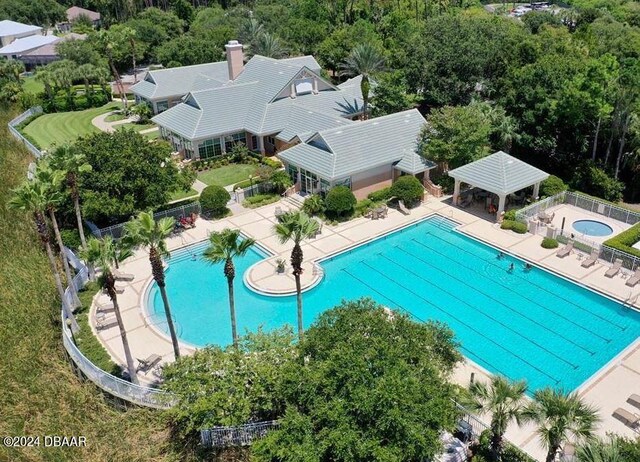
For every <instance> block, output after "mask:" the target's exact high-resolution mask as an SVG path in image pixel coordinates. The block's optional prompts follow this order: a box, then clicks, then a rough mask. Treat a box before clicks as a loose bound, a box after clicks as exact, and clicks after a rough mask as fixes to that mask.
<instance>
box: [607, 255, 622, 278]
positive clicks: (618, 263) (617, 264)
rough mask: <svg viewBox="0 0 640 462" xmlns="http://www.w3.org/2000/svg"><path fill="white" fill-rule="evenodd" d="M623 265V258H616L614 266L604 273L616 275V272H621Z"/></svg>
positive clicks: (608, 275) (610, 276)
mask: <svg viewBox="0 0 640 462" xmlns="http://www.w3.org/2000/svg"><path fill="white" fill-rule="evenodd" d="M621 267H622V260H620V259H619V258H616V261H614V262H613V266H612V267H611V268H609V269H608V270H607V272H606V273H604V275H605V276H606V277H608V278H612V277H614V276H615V275H616V274H618V273H619V272H620V268H621Z"/></svg>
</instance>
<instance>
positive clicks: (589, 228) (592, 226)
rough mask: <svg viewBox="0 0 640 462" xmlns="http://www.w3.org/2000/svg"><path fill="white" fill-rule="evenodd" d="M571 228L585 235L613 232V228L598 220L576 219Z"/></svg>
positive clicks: (606, 234)
mask: <svg viewBox="0 0 640 462" xmlns="http://www.w3.org/2000/svg"><path fill="white" fill-rule="evenodd" d="M573 229H575V230H576V231H578V232H579V233H581V234H586V235H587V236H600V237H602V236H608V235H610V234H613V228H612V227H611V226H609V225H607V224H606V223H602V222H601V221H598V220H578V221H574V222H573Z"/></svg>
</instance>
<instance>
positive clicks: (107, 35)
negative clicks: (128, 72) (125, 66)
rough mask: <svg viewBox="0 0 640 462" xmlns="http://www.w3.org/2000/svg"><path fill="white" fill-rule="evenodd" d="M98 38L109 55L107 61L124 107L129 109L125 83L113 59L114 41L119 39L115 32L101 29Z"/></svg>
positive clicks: (105, 52)
mask: <svg viewBox="0 0 640 462" xmlns="http://www.w3.org/2000/svg"><path fill="white" fill-rule="evenodd" d="M96 37H97V39H98V43H99V44H100V46H101V48H102V49H103V51H104V54H105V55H106V57H107V62H108V63H109V69H111V73H112V75H113V79H114V80H115V82H116V86H117V87H118V92H119V93H120V99H121V100H122V107H123V108H124V109H125V110H126V109H127V95H126V93H125V91H124V85H123V84H122V79H121V78H120V74H119V73H118V70H117V69H116V65H115V61H114V59H113V49H114V43H115V42H116V41H117V37H114V36H113V33H111V32H109V31H106V30H101V31H99V32H98V33H97V34H96Z"/></svg>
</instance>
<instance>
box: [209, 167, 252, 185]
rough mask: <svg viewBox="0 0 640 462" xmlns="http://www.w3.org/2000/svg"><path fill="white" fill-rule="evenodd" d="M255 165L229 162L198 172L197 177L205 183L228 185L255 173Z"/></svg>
mask: <svg viewBox="0 0 640 462" xmlns="http://www.w3.org/2000/svg"><path fill="white" fill-rule="evenodd" d="M255 171H256V166H255V165H253V164H229V165H223V166H222V167H218V168H214V169H212V170H208V171H206V172H200V173H198V179H199V180H200V181H202V182H203V183H206V184H207V185H209V186H211V185H214V184H215V185H218V186H228V185H230V184H235V183H238V182H240V181H242V180H246V179H247V178H249V175H252V174H255Z"/></svg>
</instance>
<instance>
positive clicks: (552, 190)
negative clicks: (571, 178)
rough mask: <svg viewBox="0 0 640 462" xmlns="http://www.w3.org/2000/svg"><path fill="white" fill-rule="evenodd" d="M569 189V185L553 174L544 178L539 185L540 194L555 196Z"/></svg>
mask: <svg viewBox="0 0 640 462" xmlns="http://www.w3.org/2000/svg"><path fill="white" fill-rule="evenodd" d="M567 189H569V186H567V184H566V183H565V182H564V181H562V179H560V178H558V177H557V176H555V175H550V176H549V178H547V179H546V180H544V181H543V182H542V184H541V185H540V194H542V195H543V196H546V197H549V196H555V195H556V194H558V193H561V192H562V191H566V190H567Z"/></svg>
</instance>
